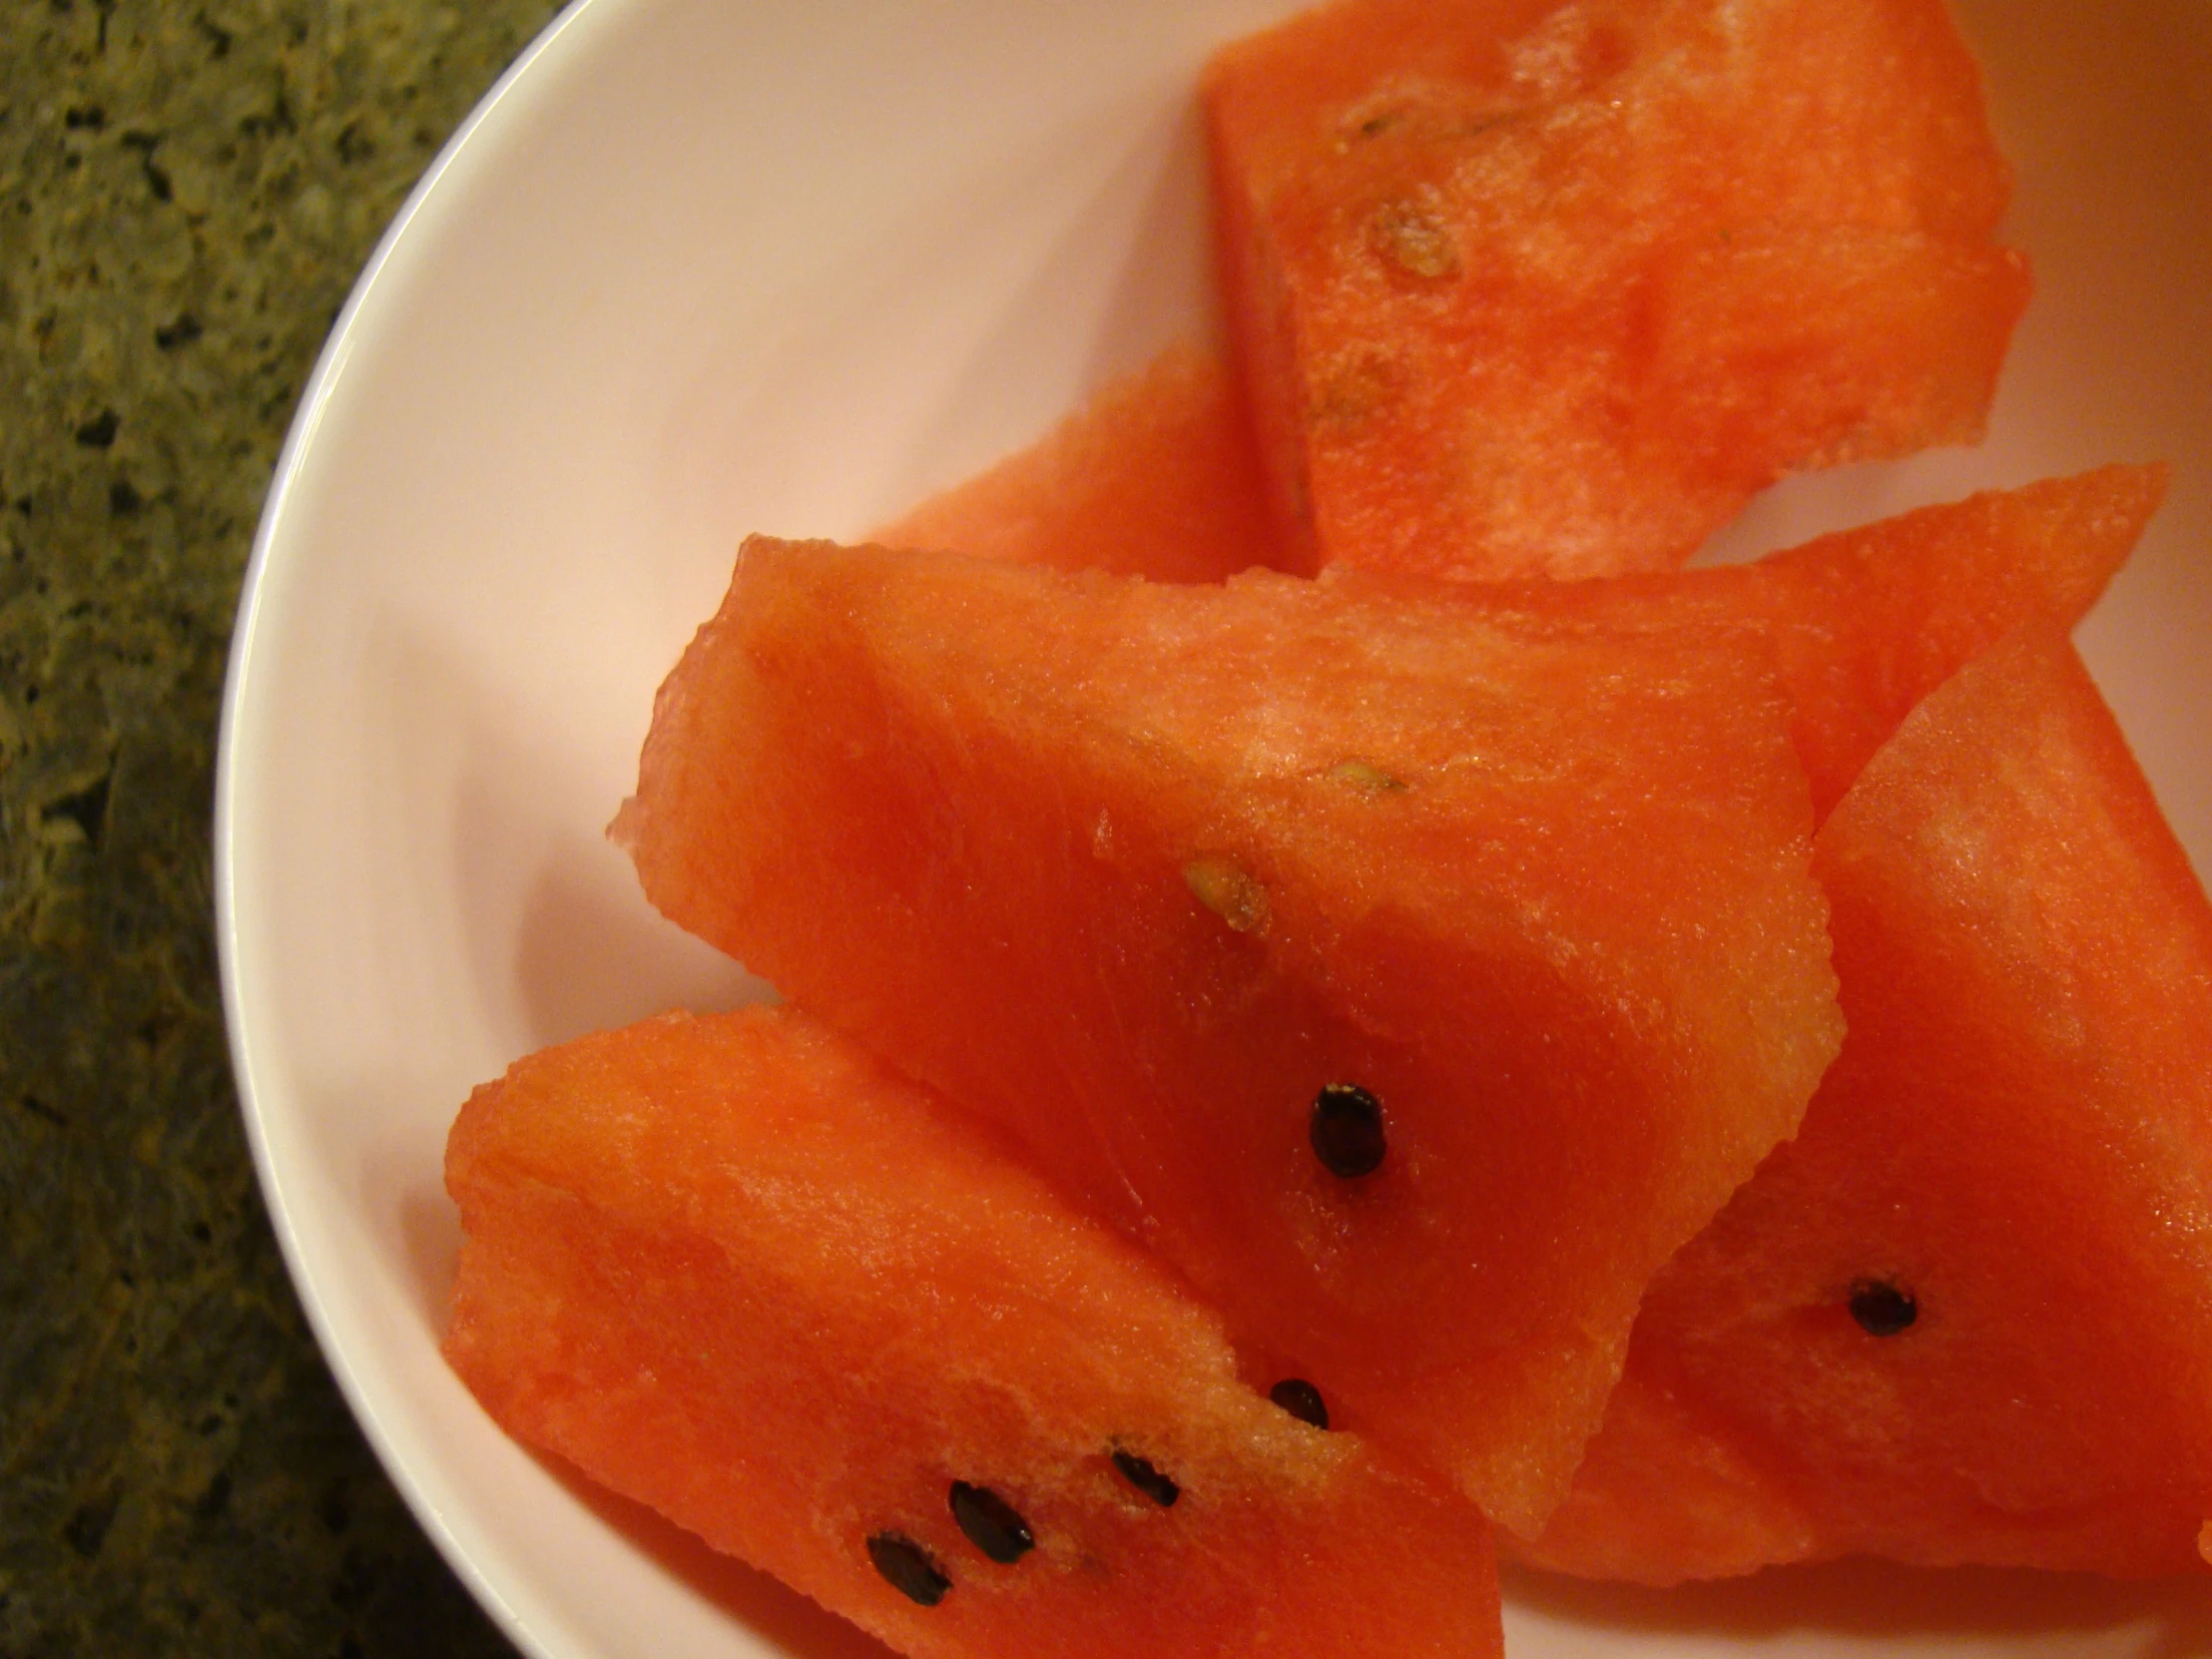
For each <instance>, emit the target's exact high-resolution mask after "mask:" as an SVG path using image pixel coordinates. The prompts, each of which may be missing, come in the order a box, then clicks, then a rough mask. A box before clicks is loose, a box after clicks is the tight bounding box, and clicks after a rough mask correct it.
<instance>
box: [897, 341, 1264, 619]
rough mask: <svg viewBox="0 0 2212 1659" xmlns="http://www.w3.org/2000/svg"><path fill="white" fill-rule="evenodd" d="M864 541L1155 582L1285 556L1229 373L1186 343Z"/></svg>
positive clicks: (1208, 577)
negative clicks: (1107, 572)
mask: <svg viewBox="0 0 2212 1659" xmlns="http://www.w3.org/2000/svg"><path fill="white" fill-rule="evenodd" d="M869 539H870V540H872V541H877V542H881V543H883V544H884V545H886V546H890V547H928V548H940V549H944V550H946V551H949V552H954V553H969V554H973V555H975V556H977V557H979V558H991V559H1015V560H1020V561H1022V562H1025V563H1032V564H1043V565H1051V566H1053V567H1054V568H1055V569H1059V570H1110V571H1114V572H1116V573H1118V574H1122V575H1129V576H1148V577H1150V578H1152V579H1153V580H1154V581H1156V582H1219V581H1221V580H1223V579H1224V578H1225V577H1229V576H1234V575H1235V574H1236V573H1237V572H1238V571H1240V570H1247V569H1250V568H1251V567H1252V566H1254V565H1265V566H1269V567H1271V568H1275V569H1281V568H1284V561H1285V559H1286V558H1287V557H1288V556H1289V554H1288V550H1287V549H1286V546H1285V544H1284V542H1283V540H1282V538H1281V536H1280V535H1278V533H1277V531H1276V527H1275V521H1274V518H1273V516H1272V515H1271V513H1270V511H1269V508H1268V501H1267V488H1266V482H1265V480H1264V479H1263V477H1262V475H1261V471H1260V457H1259V453H1258V451H1257V450H1256V449H1255V448H1254V447H1253V442H1252V433H1251V424H1250V422H1249V421H1248V420H1247V419H1246V417H1245V411H1244V400H1243V397H1242V395H1241V394H1240V392H1239V390H1238V387H1237V382H1236V379H1235V377H1234V376H1233V375H1232V374H1231V373H1230V371H1229V367H1228V365H1227V364H1226V363H1224V362H1223V361H1222V360H1221V358H1220V357H1219V356H1217V355H1215V354H1213V353H1211V352H1207V351H1203V350H1201V349H1199V348H1198V347H1197V346H1193V345H1177V346H1170V347H1169V348H1168V349H1167V350H1166V351H1163V352H1162V353H1161V354H1160V355H1159V356H1158V357H1157V358H1155V359H1154V360H1153V361H1152V362H1151V363H1150V364H1149V365H1148V366H1146V367H1145V368H1144V369H1142V370H1141V371H1139V372H1138V373H1135V374H1132V375H1129V376H1127V377H1126V378H1124V379H1121V380H1117V381H1115V382H1113V383H1112V384H1110V385H1108V386H1107V387H1106V388H1105V389H1104V390H1102V391H1100V392H1099V393H1098V395H1097V396H1095V397H1094V398H1092V399H1091V401H1090V402H1089V403H1088V404H1087V405H1085V406H1084V407H1083V408H1082V409H1080V410H1078V411H1077V412H1076V413H1074V414H1072V415H1070V416H1069V417H1068V418H1067V419H1066V420H1064V421H1062V422H1061V423H1060V424H1059V426H1057V427H1055V428H1054V429H1053V430H1052V431H1051V432H1049V433H1047V434H1046V435H1045V436H1044V437H1043V438H1041V439H1040V440H1038V441H1037V442H1036V443H1034V444H1032V445H1030V446H1029V447H1028V448H1026V449H1023V450H1021V451H1019V452H1017V453H1015V454H1013V455H1010V456H1008V457H1007V458H1006V459H1004V460H1002V461H1000V462H999V463H998V464H997V465H996V466H993V467H990V468H989V469H987V470H986V471H984V472H981V473H979V474H977V475H976V476H975V477H973V478H970V479H968V480H967V481H966V482H965V483H962V484H957V485H954V486H953V487H952V488H951V489H949V490H946V491H945V492H944V493H942V494H941V495H936V496H932V497H931V498H930V499H929V500H927V501H924V502H923V503H922V504H921V505H920V506H918V507H916V508H914V509H913V510H912V511H911V512H908V513H906V514H905V515H903V516H902V517H900V518H898V519H896V520H895V521H893V522H892V523H890V524H887V525H885V526H883V528H882V529H880V530H878V531H877V532H876V533H875V534H874V535H873V536H872V537H870V538H869Z"/></svg>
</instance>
